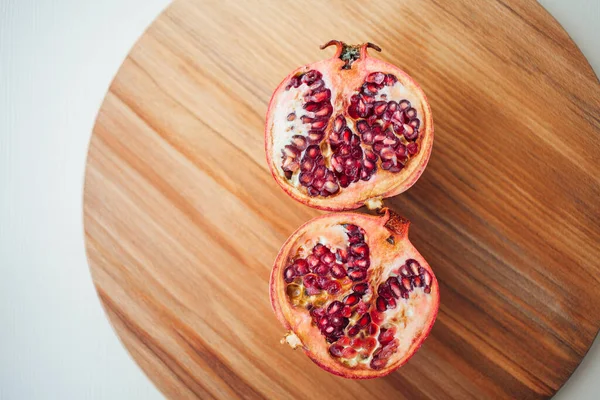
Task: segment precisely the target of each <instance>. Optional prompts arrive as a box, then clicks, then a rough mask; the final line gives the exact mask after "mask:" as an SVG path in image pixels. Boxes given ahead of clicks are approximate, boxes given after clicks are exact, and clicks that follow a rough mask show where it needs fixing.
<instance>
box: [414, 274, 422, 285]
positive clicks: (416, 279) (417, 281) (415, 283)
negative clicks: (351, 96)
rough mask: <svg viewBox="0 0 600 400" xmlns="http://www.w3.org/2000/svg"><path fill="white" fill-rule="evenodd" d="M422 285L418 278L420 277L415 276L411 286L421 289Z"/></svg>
mask: <svg viewBox="0 0 600 400" xmlns="http://www.w3.org/2000/svg"><path fill="white" fill-rule="evenodd" d="M422 283H423V282H422V281H421V278H420V277H418V276H415V277H414V278H413V286H414V287H421V285H422Z"/></svg>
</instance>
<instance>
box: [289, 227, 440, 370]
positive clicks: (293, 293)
mask: <svg viewBox="0 0 600 400" xmlns="http://www.w3.org/2000/svg"><path fill="white" fill-rule="evenodd" d="M343 228H344V232H345V233H346V236H347V238H348V245H347V247H344V248H337V249H335V250H332V249H331V248H330V247H328V246H326V245H324V244H322V243H317V244H316V245H314V247H313V248H312V249H311V250H310V253H309V254H308V256H306V257H305V258H302V257H297V258H295V259H294V260H291V261H290V262H289V263H288V265H287V267H286V268H285V269H284V270H283V278H284V280H285V282H286V283H287V286H286V293H287V296H288V299H289V300H290V303H291V304H292V305H293V306H300V307H304V308H305V309H306V310H308V311H309V312H310V315H311V317H312V321H313V324H314V325H315V326H317V327H318V328H319V330H320V332H321V334H322V335H323V336H324V337H325V340H326V341H327V342H328V343H330V346H329V353H330V354H331V355H332V356H333V357H335V358H336V359H339V360H340V361H341V362H346V363H350V364H351V365H356V363H359V362H363V363H368V365H369V367H370V368H372V369H381V368H383V367H385V365H386V364H387V363H388V361H389V358H390V356H391V355H392V354H394V353H395V352H396V350H397V349H398V345H399V342H398V339H396V338H395V335H396V327H395V326H393V325H390V324H389V323H388V322H386V315H385V314H384V312H385V311H386V310H388V309H393V308H396V307H397V301H401V299H408V298H409V295H410V292H411V291H413V290H414V288H417V287H421V288H423V290H424V292H425V293H430V292H431V281H432V277H431V274H430V273H429V272H428V271H427V270H425V269H424V268H423V267H421V266H420V265H419V263H418V262H417V261H416V260H413V259H409V260H407V261H406V262H405V264H403V265H402V266H401V267H400V268H399V269H398V270H396V271H394V273H393V274H392V276H390V277H389V278H388V279H387V280H386V281H385V282H384V283H382V284H380V285H379V287H378V288H377V290H376V291H374V290H373V287H372V285H371V284H370V283H369V281H368V271H369V267H370V266H371V261H370V255H369V246H368V245H367V243H366V239H365V231H364V230H363V229H362V228H360V227H358V226H356V225H353V224H345V225H343ZM396 274H397V275H396Z"/></svg>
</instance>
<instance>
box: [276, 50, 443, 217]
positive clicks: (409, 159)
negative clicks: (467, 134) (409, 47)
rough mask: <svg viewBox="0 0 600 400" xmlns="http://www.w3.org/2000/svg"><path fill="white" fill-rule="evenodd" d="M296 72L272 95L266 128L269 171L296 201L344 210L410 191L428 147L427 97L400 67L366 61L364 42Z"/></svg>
mask: <svg viewBox="0 0 600 400" xmlns="http://www.w3.org/2000/svg"><path fill="white" fill-rule="evenodd" d="M329 45H336V46H337V51H336V53H335V55H334V57H332V58H330V59H328V60H323V61H319V62H316V63H313V64H309V65H305V66H303V67H300V68H298V69H297V70H295V71H293V72H292V73H291V74H290V75H289V76H288V77H286V78H285V79H284V80H283V82H282V83H281V84H280V85H279V87H278V88H277V89H276V90H275V93H274V94H273V97H272V98H271V102H270V104H269V110H268V113H267V122H266V127H265V148H266V153H267V162H268V164H269V168H270V169H271V173H272V175H273V177H274V178H275V180H276V181H277V182H278V183H279V185H280V186H281V187H282V188H283V189H284V190H285V191H286V192H287V193H288V194H289V195H291V196H292V197H293V198H295V199H296V200H298V201H301V202H303V203H305V204H307V205H310V206H312V207H316V208H320V209H326V210H348V209H354V208H358V207H361V206H362V205H364V204H366V205H367V206H369V207H371V208H376V207H378V206H380V205H381V199H382V198H385V197H391V196H395V195H397V194H399V193H401V192H403V191H405V190H407V189H408V188H409V187H411V186H412V185H413V184H414V183H415V182H416V180H417V179H418V178H419V176H420V175H421V174H422V172H423V170H424V169H425V166H426V165H427V161H428V160H429V154H430V152H431V146H432V144H433V121H432V117H431V110H430V107H429V104H428V102H427V99H426V97H425V94H424V93H423V91H422V90H421V88H420V87H419V86H418V85H417V83H415V81H414V80H413V79H412V78H411V77H410V76H408V75H407V74H406V73H405V72H403V71H402V70H400V69H399V68H397V67H395V66H393V65H391V64H388V63H386V62H384V61H381V60H378V59H375V58H372V57H370V56H369V55H368V54H367V49H368V48H372V49H376V50H378V51H380V49H379V48H378V47H377V46H375V45H373V44H371V43H366V44H363V45H358V46H349V45H346V44H344V43H341V42H338V41H331V42H329V43H327V44H326V45H325V46H323V47H322V48H324V47H327V46H329Z"/></svg>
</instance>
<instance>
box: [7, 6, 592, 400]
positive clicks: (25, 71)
mask: <svg viewBox="0 0 600 400" xmlns="http://www.w3.org/2000/svg"><path fill="white" fill-rule="evenodd" d="M273 1H275V0H273ZM481 1H493V0H481ZM541 3H542V4H543V5H544V6H545V7H546V8H547V9H548V11H550V13H552V15H554V16H555V17H556V18H557V19H558V21H559V22H560V23H561V24H563V26H564V27H565V29H566V30H567V31H568V32H569V34H570V35H571V37H572V38H573V39H574V40H575V42H576V43H577V44H578V45H579V46H580V48H581V50H582V51H583V53H584V54H585V55H586V56H587V58H588V60H589V61H590V63H591V64H592V66H593V67H594V69H595V71H596V73H597V74H599V73H600V28H599V26H600V0H541ZM167 4H168V1H167V0H100V1H85V0H0V400H12V399H18V400H21V399H110V400H115V399H131V400H134V399H144V400H149V399H160V398H162V396H161V394H160V393H159V392H158V391H157V390H156V389H155V388H154V386H153V385H152V383H151V382H150V381H149V380H148V379H147V378H146V377H145V375H144V374H143V373H142V372H141V370H140V369H139V368H138V367H137V365H136V364H135V363H134V362H133V360H132V359H131V357H130V356H129V354H128V353H127V352H126V351H125V349H124V348H123V347H122V346H121V344H120V342H119V340H118V339H117V337H116V335H115V333H114V332H113V330H112V328H111V326H110V324H109V323H108V320H107V318H106V317H105V315H104V312H103V310H102V308H101V306H100V302H99V300H98V298H97V296H96V292H95V290H94V287H93V285H92V281H91V278H90V274H89V271H88V267H87V263H86V259H85V253H84V242H83V219H82V188H83V176H84V166H85V157H86V152H87V146H88V141H89V139H90V135H91V130H92V127H93V124H94V119H95V117H96V113H97V111H98V109H99V107H100V104H101V102H102V99H103V97H104V95H105V93H106V91H107V89H108V86H109V83H110V81H111V80H112V78H113V76H114V74H115V73H116V71H117V69H118V68H119V66H120V64H121V62H122V61H123V59H124V58H125V56H126V55H127V53H128V51H129V49H130V48H131V46H132V45H133V43H134V42H135V40H136V39H137V38H138V37H139V36H140V35H141V34H142V32H143V31H144V29H145V28H146V27H147V26H148V25H149V24H150V23H151V22H152V20H153V19H154V18H155V17H156V16H157V15H158V14H159V13H160V11H161V10H162V9H163V8H164V7H165V6H166V5H167ZM597 342H598V341H596V343H595V344H594V346H593V347H592V349H591V350H590V353H589V354H588V355H587V356H586V358H585V359H584V361H583V363H582V364H581V366H580V367H579V368H578V369H577V371H576V372H575V374H574V375H573V377H572V378H571V379H570V380H569V381H568V383H567V384H566V385H565V387H564V388H563V389H562V390H561V391H560V392H559V394H558V395H557V396H556V398H557V399H598V398H600V379H599V378H600V346H599V345H598V343H597Z"/></svg>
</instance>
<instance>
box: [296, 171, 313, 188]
mask: <svg viewBox="0 0 600 400" xmlns="http://www.w3.org/2000/svg"><path fill="white" fill-rule="evenodd" d="M313 179H314V177H313V175H312V174H311V173H308V172H300V175H299V176H298V181H299V182H300V183H301V184H302V185H304V186H310V184H311V183H312V181H313Z"/></svg>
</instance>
